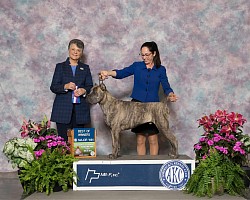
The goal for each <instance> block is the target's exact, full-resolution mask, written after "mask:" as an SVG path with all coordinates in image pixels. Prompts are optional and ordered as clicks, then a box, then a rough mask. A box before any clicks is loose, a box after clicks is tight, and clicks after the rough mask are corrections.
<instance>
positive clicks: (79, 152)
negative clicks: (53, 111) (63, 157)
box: [68, 128, 96, 158]
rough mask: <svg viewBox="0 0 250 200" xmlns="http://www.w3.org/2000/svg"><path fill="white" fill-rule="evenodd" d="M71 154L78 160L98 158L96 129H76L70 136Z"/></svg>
mask: <svg viewBox="0 0 250 200" xmlns="http://www.w3.org/2000/svg"><path fill="white" fill-rule="evenodd" d="M68 140H69V142H70V151H71V154H72V155H74V156H75V157H76V158H91V157H96V131H95V129H94V128H74V129H72V130H71V131H70V134H68Z"/></svg>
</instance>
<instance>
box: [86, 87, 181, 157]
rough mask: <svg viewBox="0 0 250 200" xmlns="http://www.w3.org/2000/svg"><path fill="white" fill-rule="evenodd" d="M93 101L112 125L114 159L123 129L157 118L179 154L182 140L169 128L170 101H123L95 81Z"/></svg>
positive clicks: (110, 125) (92, 93)
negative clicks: (167, 103) (168, 102)
mask: <svg viewBox="0 0 250 200" xmlns="http://www.w3.org/2000/svg"><path fill="white" fill-rule="evenodd" d="M87 101H88V102H89V103H91V104H97V103H99V105H100V107H101V109H102V111H103V113H104V120H105V123H106V124H107V125H108V126H109V127H110V129H111V134H112V154H110V155H109V158H110V159H116V158H117V157H118V154H119V150H120V132H121V131H124V130H128V129H131V128H134V127H136V126H137V125H140V124H143V123H147V122H153V123H154V124H155V125H156V127H157V128H158V130H159V132H160V133H162V134H163V135H164V136H165V137H166V139H167V140H168V141H169V142H170V144H171V151H170V153H169V156H171V157H172V158H177V156H178V152H177V151H178V142H177V139H176V137H175V136H174V135H173V134H172V133H171V132H170V130H169V122H168V116H169V109H168V107H167V105H166V103H163V102H153V103H140V102H132V101H123V100H119V99H116V98H115V97H113V96H112V95H111V94H110V93H109V92H108V91H107V89H106V86H105V85H104V84H103V83H101V84H99V85H95V86H94V87H93V88H92V89H91V92H90V93H89V94H88V95H87Z"/></svg>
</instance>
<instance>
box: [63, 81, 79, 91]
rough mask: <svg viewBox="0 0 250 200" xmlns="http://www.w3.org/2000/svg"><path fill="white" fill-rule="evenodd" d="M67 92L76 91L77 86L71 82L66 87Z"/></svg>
mask: <svg viewBox="0 0 250 200" xmlns="http://www.w3.org/2000/svg"><path fill="white" fill-rule="evenodd" d="M64 89H65V90H75V89H76V84H75V83H73V82H69V83H67V84H65V85H64Z"/></svg>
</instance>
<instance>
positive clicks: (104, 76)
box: [99, 70, 116, 81]
mask: <svg viewBox="0 0 250 200" xmlns="http://www.w3.org/2000/svg"><path fill="white" fill-rule="evenodd" d="M109 76H112V77H116V71H114V70H113V71H100V73H99V79H100V80H102V81H103V80H105V79H108V77H109Z"/></svg>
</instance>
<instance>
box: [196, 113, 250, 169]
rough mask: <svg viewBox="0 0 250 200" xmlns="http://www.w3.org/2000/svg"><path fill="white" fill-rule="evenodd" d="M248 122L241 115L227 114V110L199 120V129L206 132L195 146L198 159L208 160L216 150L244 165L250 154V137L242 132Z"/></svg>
mask: <svg viewBox="0 0 250 200" xmlns="http://www.w3.org/2000/svg"><path fill="white" fill-rule="evenodd" d="M246 121H247V120H246V119H245V118H244V117H243V116H242V115H241V114H239V113H234V112H231V113H227V111H226V110H217V111H216V112H215V113H214V114H210V115H205V116H203V117H202V118H201V119H198V122H199V127H203V129H204V131H205V132H204V133H203V134H202V137H201V138H200V139H199V142H198V143H197V144H195V145H194V151H195V154H196V159H197V160H201V159H206V158H207V157H208V156H209V154H210V150H211V149H212V148H215V149H216V150H217V151H218V152H219V153H221V154H223V155H224V156H226V157H228V158H229V159H230V160H232V161H234V162H236V163H238V164H240V165H242V164H244V163H245V162H246V156H247V154H248V153H249V152H250V143H249V141H250V139H249V136H248V135H244V134H243V132H242V130H241V128H243V124H244V123H245V122H246Z"/></svg>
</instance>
